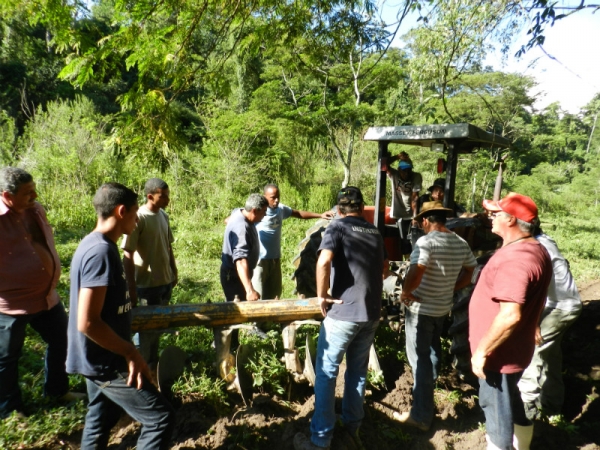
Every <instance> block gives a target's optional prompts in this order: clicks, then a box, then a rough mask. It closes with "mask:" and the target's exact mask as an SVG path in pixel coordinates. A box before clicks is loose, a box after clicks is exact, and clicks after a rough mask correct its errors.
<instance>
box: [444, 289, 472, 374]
mask: <svg viewBox="0 0 600 450" xmlns="http://www.w3.org/2000/svg"><path fill="white" fill-rule="evenodd" d="M473 289H474V287H473V286H469V287H466V288H464V289H461V290H460V291H458V292H456V293H455V294H454V306H453V307H452V313H451V314H452V325H451V326H450V328H449V329H448V335H449V336H450V337H451V338H452V346H451V347H450V353H452V354H453V355H454V360H453V363H452V365H453V366H454V368H455V369H456V370H457V371H458V373H459V376H460V377H461V378H462V379H463V380H464V381H468V382H471V381H474V380H473V379H472V378H473V377H474V375H473V372H472V371H471V347H470V346H469V302H470V300H471V294H473Z"/></svg>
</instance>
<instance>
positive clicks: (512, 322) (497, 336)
mask: <svg viewBox="0 0 600 450" xmlns="http://www.w3.org/2000/svg"><path fill="white" fill-rule="evenodd" d="M520 320H521V305H520V304H519V303H515V302H504V301H500V312H499V313H498V315H497V316H496V317H495V319H494V321H493V322H492V325H491V326H490V328H489V329H488V331H487V333H485V335H484V336H483V338H482V339H481V341H480V342H479V345H478V346H477V350H475V353H473V357H472V358H471V364H472V366H473V373H474V374H475V375H477V376H478V377H479V378H485V373H484V372H483V369H484V367H485V361H486V359H487V357H488V356H489V354H490V353H492V352H493V351H494V350H495V349H497V348H498V347H499V346H500V345H502V344H503V343H504V342H505V341H506V340H507V339H508V338H509V336H510V335H511V334H512V333H513V331H514V330H515V328H516V326H517V324H518V323H519V321H520Z"/></svg>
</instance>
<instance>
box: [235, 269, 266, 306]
mask: <svg viewBox="0 0 600 450" xmlns="http://www.w3.org/2000/svg"><path fill="white" fill-rule="evenodd" d="M235 270H236V271H237V274H238V277H240V281H241V282H242V284H243V285H244V289H245V290H246V300H248V301H249V302H254V301H256V300H258V299H259V298H260V294H259V293H258V292H256V290H255V289H254V286H252V278H250V267H248V260H247V259H246V258H242V259H237V260H236V261H235Z"/></svg>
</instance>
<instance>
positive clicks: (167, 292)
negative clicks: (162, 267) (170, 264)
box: [134, 283, 173, 366]
mask: <svg viewBox="0 0 600 450" xmlns="http://www.w3.org/2000/svg"><path fill="white" fill-rule="evenodd" d="M136 290H137V295H138V302H140V301H141V300H145V301H146V304H147V305H152V306H159V305H168V304H169V302H170V301H171V293H172V292H173V285H172V284H171V283H169V284H165V285H162V286H156V287H149V288H137V289H136ZM161 334H162V333H161V332H160V331H154V330H153V331H140V332H139V348H140V353H141V354H142V356H143V357H144V359H145V360H146V362H147V363H148V364H150V365H152V366H155V365H156V364H157V363H158V343H159V341H160V335H161ZM134 339H135V337H134Z"/></svg>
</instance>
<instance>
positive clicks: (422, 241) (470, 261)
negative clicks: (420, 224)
mask: <svg viewBox="0 0 600 450" xmlns="http://www.w3.org/2000/svg"><path fill="white" fill-rule="evenodd" d="M410 264H411V265H413V264H420V265H422V266H425V267H426V269H425V272H424V274H423V278H422V279H421V284H420V285H419V287H418V288H417V289H415V290H414V292H413V294H414V295H415V296H416V297H417V298H419V299H420V300H421V302H414V303H413V304H412V305H411V306H410V307H409V308H410V310H411V312H413V313H415V314H423V315H426V316H434V317H439V316H443V315H445V314H448V313H449V312H450V309H451V308H452V297H453V294H454V285H455V284H456V280H457V279H458V274H459V273H460V270H461V268H462V267H475V266H476V265H477V261H476V260H475V257H474V256H473V252H471V249H470V248H469V245H468V244H467V242H466V241H465V240H464V239H462V238H461V237H459V236H457V235H456V234H455V233H452V232H450V233H443V232H440V231H432V232H430V233H428V234H427V235H425V236H423V237H421V238H419V240H418V241H417V242H416V245H415V247H414V249H413V251H412V253H411V255H410Z"/></svg>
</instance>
